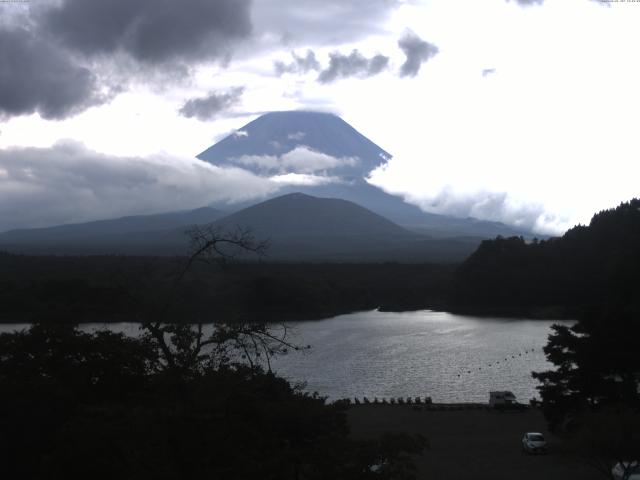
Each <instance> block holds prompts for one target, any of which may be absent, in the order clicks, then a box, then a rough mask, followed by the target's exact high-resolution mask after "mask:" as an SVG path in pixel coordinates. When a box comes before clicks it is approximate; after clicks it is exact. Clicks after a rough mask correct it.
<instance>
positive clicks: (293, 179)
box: [271, 173, 342, 186]
mask: <svg viewBox="0 0 640 480" xmlns="http://www.w3.org/2000/svg"><path fill="white" fill-rule="evenodd" d="M271 180H272V181H274V182H276V183H282V184H285V185H302V186H315V185H327V184H329V183H341V182H342V180H341V179H340V178H339V177H330V176H326V175H309V174H305V173H285V174H282V175H274V176H273V177H271Z"/></svg>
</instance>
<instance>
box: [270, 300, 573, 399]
mask: <svg viewBox="0 0 640 480" xmlns="http://www.w3.org/2000/svg"><path fill="white" fill-rule="evenodd" d="M553 323H561V322H552V321H540V320H514V319H491V318H477V317H469V316H461V315H453V314H450V313H445V312H432V311H428V310H422V311H417V312H403V313H384V312H377V311H372V312H361V313H355V314H351V315H341V316H338V317H335V318H331V319H327V320H323V321H321V322H314V321H309V322H293V323H291V324H290V325H291V327H293V328H292V330H293V335H294V338H295V339H296V340H297V341H298V342H299V343H301V344H305V345H306V344H310V345H311V346H312V349H311V350H310V351H308V352H303V353H300V354H295V355H289V356H286V357H282V358H279V359H277V360H276V361H275V362H274V369H275V370H276V371H277V372H278V373H280V374H281V375H282V376H284V377H286V378H288V379H290V380H292V381H306V382H307V389H308V390H310V391H318V392H319V393H320V394H322V395H328V396H329V397H331V398H341V397H352V398H353V397H356V396H357V397H360V398H361V397H362V396H366V397H368V398H370V399H373V398H374V397H378V398H381V397H386V398H389V397H398V396H404V397H407V396H411V397H415V396H431V397H432V398H433V400H434V401H440V402H472V401H482V402H486V401H488V398H489V391H490V390H511V391H513V393H515V395H516V397H517V398H518V399H519V400H520V401H528V400H529V399H530V398H532V397H534V396H537V391H536V389H535V386H536V382H535V381H534V380H533V378H531V371H533V370H544V369H547V368H550V364H548V363H547V362H546V359H545V357H544V353H543V351H542V347H543V346H544V345H545V344H546V341H547V336H548V335H549V333H550V330H549V327H550V326H551V324H553ZM569 323H571V322H569Z"/></svg>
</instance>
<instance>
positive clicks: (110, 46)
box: [37, 0, 251, 64]
mask: <svg viewBox="0 0 640 480" xmlns="http://www.w3.org/2000/svg"><path fill="white" fill-rule="evenodd" d="M249 7H250V1H249V0H180V1H175V0H101V1H98V2H91V1H87V0H65V1H63V2H61V3H60V4H57V5H54V6H51V7H49V8H43V9H40V12H39V14H38V15H37V21H38V24H39V27H40V28H41V30H42V31H43V33H46V34H48V35H49V36H50V37H51V38H53V39H56V40H57V41H59V42H61V43H62V44H63V45H65V46H66V47H68V48H70V49H71V50H74V51H77V52H81V53H83V54H85V55H88V56H96V55H111V54H114V53H118V52H123V53H125V54H128V55H130V56H131V57H132V58H133V59H135V60H136V61H139V62H142V63H148V64H160V63H167V62H170V63H171V62H177V63H181V62H184V61H189V60H197V61H202V60H204V59H212V58H221V57H223V56H224V55H225V54H226V53H227V52H228V47H229V45H230V43H231V42H233V41H237V40H238V39H242V38H246V37H248V36H249V34H250V32H251V19H250V11H249Z"/></svg>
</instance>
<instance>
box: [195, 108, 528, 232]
mask: <svg viewBox="0 0 640 480" xmlns="http://www.w3.org/2000/svg"><path fill="white" fill-rule="evenodd" d="M198 158H200V159H201V160H205V161H207V162H210V163H212V164H214V165H217V166H221V167H229V166H233V167H239V168H243V169H246V170H249V171H251V172H252V173H254V174H256V175H260V176H267V177H268V176H274V175H282V174H291V173H294V174H295V173H297V174H300V173H303V174H309V173H311V174H314V175H316V176H319V177H324V179H325V181H324V182H322V183H320V184H308V185H289V186H285V187H283V188H282V189H280V190H279V191H278V192H277V193H276V194H274V196H275V195H278V196H279V195H283V194H287V193H292V192H302V193H305V194H308V195H312V196H316V197H324V198H339V199H343V200H349V201H352V202H355V203H357V204H358V205H360V206H362V207H365V208H367V209H369V210H371V211H373V212H375V213H378V214H379V215H382V216H384V217H386V218H388V219H389V220H391V221H393V222H395V223H397V224H399V225H401V226H404V227H407V228H409V229H412V230H414V231H418V232H420V233H424V234H426V235H429V236H433V237H440V238H447V237H454V236H463V237H465V236H470V237H482V238H493V237H495V236H497V235H502V236H513V235H524V236H531V235H530V232H527V231H522V230H520V229H517V228H513V227H509V226H508V225H505V224H503V223H500V222H489V221H481V220H477V219H474V218H456V217H452V216H447V215H437V214H433V213H426V212H424V211H422V210H421V209H420V208H418V207H417V206H415V205H411V204H408V203H406V202H405V201H404V200H402V199H401V198H399V197H397V196H394V195H390V194H388V193H386V192H384V191H383V190H381V189H380V188H378V187H375V186H373V185H370V184H369V183H368V182H367V181H366V179H367V177H368V176H369V174H370V172H371V171H372V170H374V169H375V168H377V167H378V166H380V165H381V164H383V163H384V162H386V161H388V160H389V159H390V158H391V155H390V154H389V153H388V152H386V151H384V150H383V149H382V148H380V147H379V146H377V145H376V144H375V143H373V142H372V141H370V140H369V139H367V138H366V137H365V136H363V135H362V134H361V133H359V132H358V131H356V130H355V129H354V128H353V127H352V126H350V125H349V124H348V123H346V122H345V121H344V120H342V119H340V118H339V117H337V116H335V115H332V114H328V113H320V112H298V111H292V112H271V113H267V114H265V115H262V116H261V117H259V118H257V119H256V120H254V121H252V122H250V123H248V124H247V125H245V126H244V127H242V128H241V129H240V130H237V131H236V132H235V133H234V134H232V135H229V136H228V137H226V138H224V139H223V140H221V141H220V142H218V143H216V144H215V145H213V146H211V147H209V148H208V149H206V150H205V151H203V152H202V153H201V154H200V155H198ZM250 205H251V203H250V202H245V203H243V204H242V205H238V206H236V208H246V207H248V206H250ZM229 207H231V208H233V206H228V205H225V206H223V208H227V209H228V208H229Z"/></svg>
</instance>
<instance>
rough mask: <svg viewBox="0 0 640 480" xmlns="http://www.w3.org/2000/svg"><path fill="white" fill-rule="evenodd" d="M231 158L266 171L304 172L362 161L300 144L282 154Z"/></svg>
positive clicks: (351, 164) (240, 163) (241, 164)
mask: <svg viewBox="0 0 640 480" xmlns="http://www.w3.org/2000/svg"><path fill="white" fill-rule="evenodd" d="M231 160H232V161H233V162H235V163H237V164H238V165H239V166H247V167H258V168H259V169H260V170H263V171H264V172H293V173H303V174H309V173H314V172H319V171H328V170H331V169H334V168H337V167H344V166H354V165H357V164H358V163H359V161H360V160H359V159H358V158H357V157H340V158H337V157H332V156H331V155H327V154H324V153H321V152H316V151H315V150H312V149H310V148H309V147H307V146H305V145H299V146H297V147H296V148H294V149H293V150H290V151H288V152H287V153H285V154H283V155H280V156H276V155H243V156H241V157H238V158H233V159H231Z"/></svg>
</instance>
